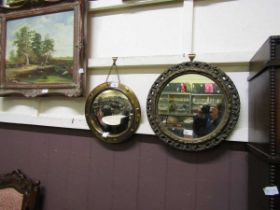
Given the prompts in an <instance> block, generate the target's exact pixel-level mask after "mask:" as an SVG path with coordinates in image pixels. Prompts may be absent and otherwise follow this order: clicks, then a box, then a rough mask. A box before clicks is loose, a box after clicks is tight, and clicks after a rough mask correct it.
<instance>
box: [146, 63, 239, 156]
mask: <svg viewBox="0 0 280 210" xmlns="http://www.w3.org/2000/svg"><path fill="white" fill-rule="evenodd" d="M186 74H198V75H201V76H205V77H208V78H209V79H211V80H213V81H214V82H215V83H216V84H217V85H218V86H219V87H220V89H221V91H222V93H223V94H224V99H225V103H226V104H225V105H226V108H225V113H224V117H223V119H222V121H221V122H220V124H219V126H218V127H217V128H216V129H215V130H214V131H212V132H211V133H210V134H208V135H206V136H203V137H200V138H195V139H194V140H183V138H182V137H179V136H177V135H172V134H170V132H168V131H167V128H164V127H163V126H160V124H161V120H160V119H159V117H158V114H157V113H158V101H159V98H160V95H161V93H162V91H163V89H164V88H165V86H166V85H167V84H168V83H169V82H170V81H172V80H173V79H175V78H176V77H178V76H182V75H186ZM239 113H240V99H239V94H238V92H237V89H236V87H235V85H234V83H233V82H232V80H231V79H230V78H229V77H228V76H227V75H226V74H225V73H224V72H223V71H222V70H220V69H219V68H217V67H215V66H212V65H210V64H207V63H204V62H186V63H181V64H178V65H175V66H172V67H170V68H169V69H167V70H166V71H165V72H163V73H162V74H161V75H160V76H159V77H158V78H157V79H156V81H155V82H154V84H153V85H152V87H151V89H150V92H149V95H148V98H147V116H148V120H149V123H150V125H151V127H152V129H153V131H154V132H155V134H156V135H157V136H158V137H159V138H160V139H161V140H162V141H163V142H165V143H166V144H168V145H169V146H171V147H174V148H176V149H179V150H184V151H201V150H205V149H209V148H212V147H214V146H216V145H218V144H219V143H220V142H221V141H223V140H225V139H226V137H227V136H228V135H229V134H230V133H231V131H232V130H233V129H234V127H235V125H236V123H237V121H238V118H239Z"/></svg>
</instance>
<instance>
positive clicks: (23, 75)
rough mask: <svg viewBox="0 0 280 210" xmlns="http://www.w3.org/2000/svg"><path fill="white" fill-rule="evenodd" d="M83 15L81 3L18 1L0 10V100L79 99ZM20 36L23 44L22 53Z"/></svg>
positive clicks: (83, 68)
mask: <svg viewBox="0 0 280 210" xmlns="http://www.w3.org/2000/svg"><path fill="white" fill-rule="evenodd" d="M86 14H87V7H86V1H85V0H49V1H48V0H38V1H34V0H20V1H16V2H14V3H12V4H11V5H10V7H7V6H1V7H0V43H1V44H0V49H1V50H0V96H11V95H18V96H25V97H36V96H45V95H63V96H67V97H79V96H83V93H84V89H85V74H86V68H87V61H86V49H85V48H86V43H85V42H86V19H87V16H86ZM39 19H40V20H41V19H45V20H46V21H48V25H47V24H46V25H43V26H42V25H40V22H39ZM36 21H37V22H36ZM56 21H57V22H56ZM58 21H60V22H58ZM67 21H68V22H67ZM34 22H35V23H36V24H35V23H34ZM52 23H53V27H54V25H56V26H59V25H60V28H58V29H57V30H55V28H52V26H51V27H50V25H51V24H52ZM20 24H21V28H19V25H20ZM41 24H44V22H41ZM24 27H25V28H24ZM64 29H65V30H64ZM56 31H57V33H56ZM60 33H62V34H60ZM25 34H29V40H28V41H25V42H24V43H28V47H25V48H23V47H20V46H22V45H20V43H23V41H22V40H23V39H24V37H25V36H24V35H25ZM61 37H62V38H61ZM63 37H64V38H65V39H63ZM36 38H37V41H35V39H36ZM68 38H69V39H68ZM66 39H67V41H66ZM26 40H27V39H26ZM38 40H39V41H38ZM60 40H61V41H60ZM47 41H48V42H47ZM47 44H48V45H47ZM36 50H37V51H36ZM51 53H52V54H51ZM23 55H24V56H25V57H27V56H28V57H27V58H28V60H27V58H26V60H24V59H25V58H24V59H23V57H24V56H23ZM51 56H52V57H51ZM32 59H33V61H32ZM31 61H32V62H33V63H31ZM47 61H48V62H47Z"/></svg>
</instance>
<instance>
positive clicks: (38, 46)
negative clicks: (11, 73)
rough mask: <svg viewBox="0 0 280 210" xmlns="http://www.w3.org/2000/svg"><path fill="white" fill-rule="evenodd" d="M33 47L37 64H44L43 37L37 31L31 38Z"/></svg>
mask: <svg viewBox="0 0 280 210" xmlns="http://www.w3.org/2000/svg"><path fill="white" fill-rule="evenodd" d="M31 47H32V50H33V59H34V62H35V63H40V64H41V65H42V64H43V59H42V36H41V34H39V33H37V32H36V31H34V32H33V36H32V38H31Z"/></svg>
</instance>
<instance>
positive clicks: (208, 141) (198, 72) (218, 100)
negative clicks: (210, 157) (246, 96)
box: [147, 62, 240, 151]
mask: <svg viewBox="0 0 280 210" xmlns="http://www.w3.org/2000/svg"><path fill="white" fill-rule="evenodd" d="M239 112H240V99H239V94H238V92H237V89H236V87H235V85H234V84H233V82H232V80H231V79H230V78H229V77H228V76H227V75H226V74H225V73H224V72H223V71H221V70H220V69H218V68H217V67H215V66H212V65H209V64H207V63H202V62H186V63H182V64H178V65H175V66H173V67H171V68H169V69H168V70H166V71H165V72H163V73H162V74H161V75H160V76H159V77H158V78H157V80H156V81H155V82H154V84H153V85H152V87H151V89H150V92H149V95H148V99H147V115H148V119H149V122H150V125H151V127H152V129H153V130H154V132H155V134H156V135H157V136H158V137H159V138H160V139H161V140H162V141H164V142H165V143H166V144H168V145H170V146H172V147H174V148H176V149H180V150H186V151H201V150H205V149H209V148H212V147H214V146H216V145H218V144H219V143H220V142H221V141H223V140H224V139H226V137H227V136H228V135H229V134H230V132H231V131H232V130H233V129H234V127H235V125H236V123H237V121H238V117H239Z"/></svg>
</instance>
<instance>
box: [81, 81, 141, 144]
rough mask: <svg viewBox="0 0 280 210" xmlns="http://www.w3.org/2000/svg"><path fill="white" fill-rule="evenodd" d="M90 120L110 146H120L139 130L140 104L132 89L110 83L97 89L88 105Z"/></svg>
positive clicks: (96, 132)
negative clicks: (114, 144)
mask: <svg viewBox="0 0 280 210" xmlns="http://www.w3.org/2000/svg"><path fill="white" fill-rule="evenodd" d="M85 113H86V119H87V123H88V125H89V127H90V128H91V130H92V131H93V133H94V135H95V136H96V137H97V138H98V139H101V140H103V141H105V142H107V143H120V142H122V141H124V140H126V139H127V138H128V137H130V136H131V135H132V134H133V133H134V132H135V131H136V129H137V128H138V126H139V123H140V118H141V111H140V105H139V102H138V100H137V98H136V96H135V94H134V93H133V92H132V90H131V89H130V88H128V87H127V86H125V85H123V84H121V83H112V82H106V83H103V84H101V85H99V86H97V87H96V88H95V89H94V90H93V91H92V92H91V93H90V94H89V96H88V98H87V102H86V111H85Z"/></svg>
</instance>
